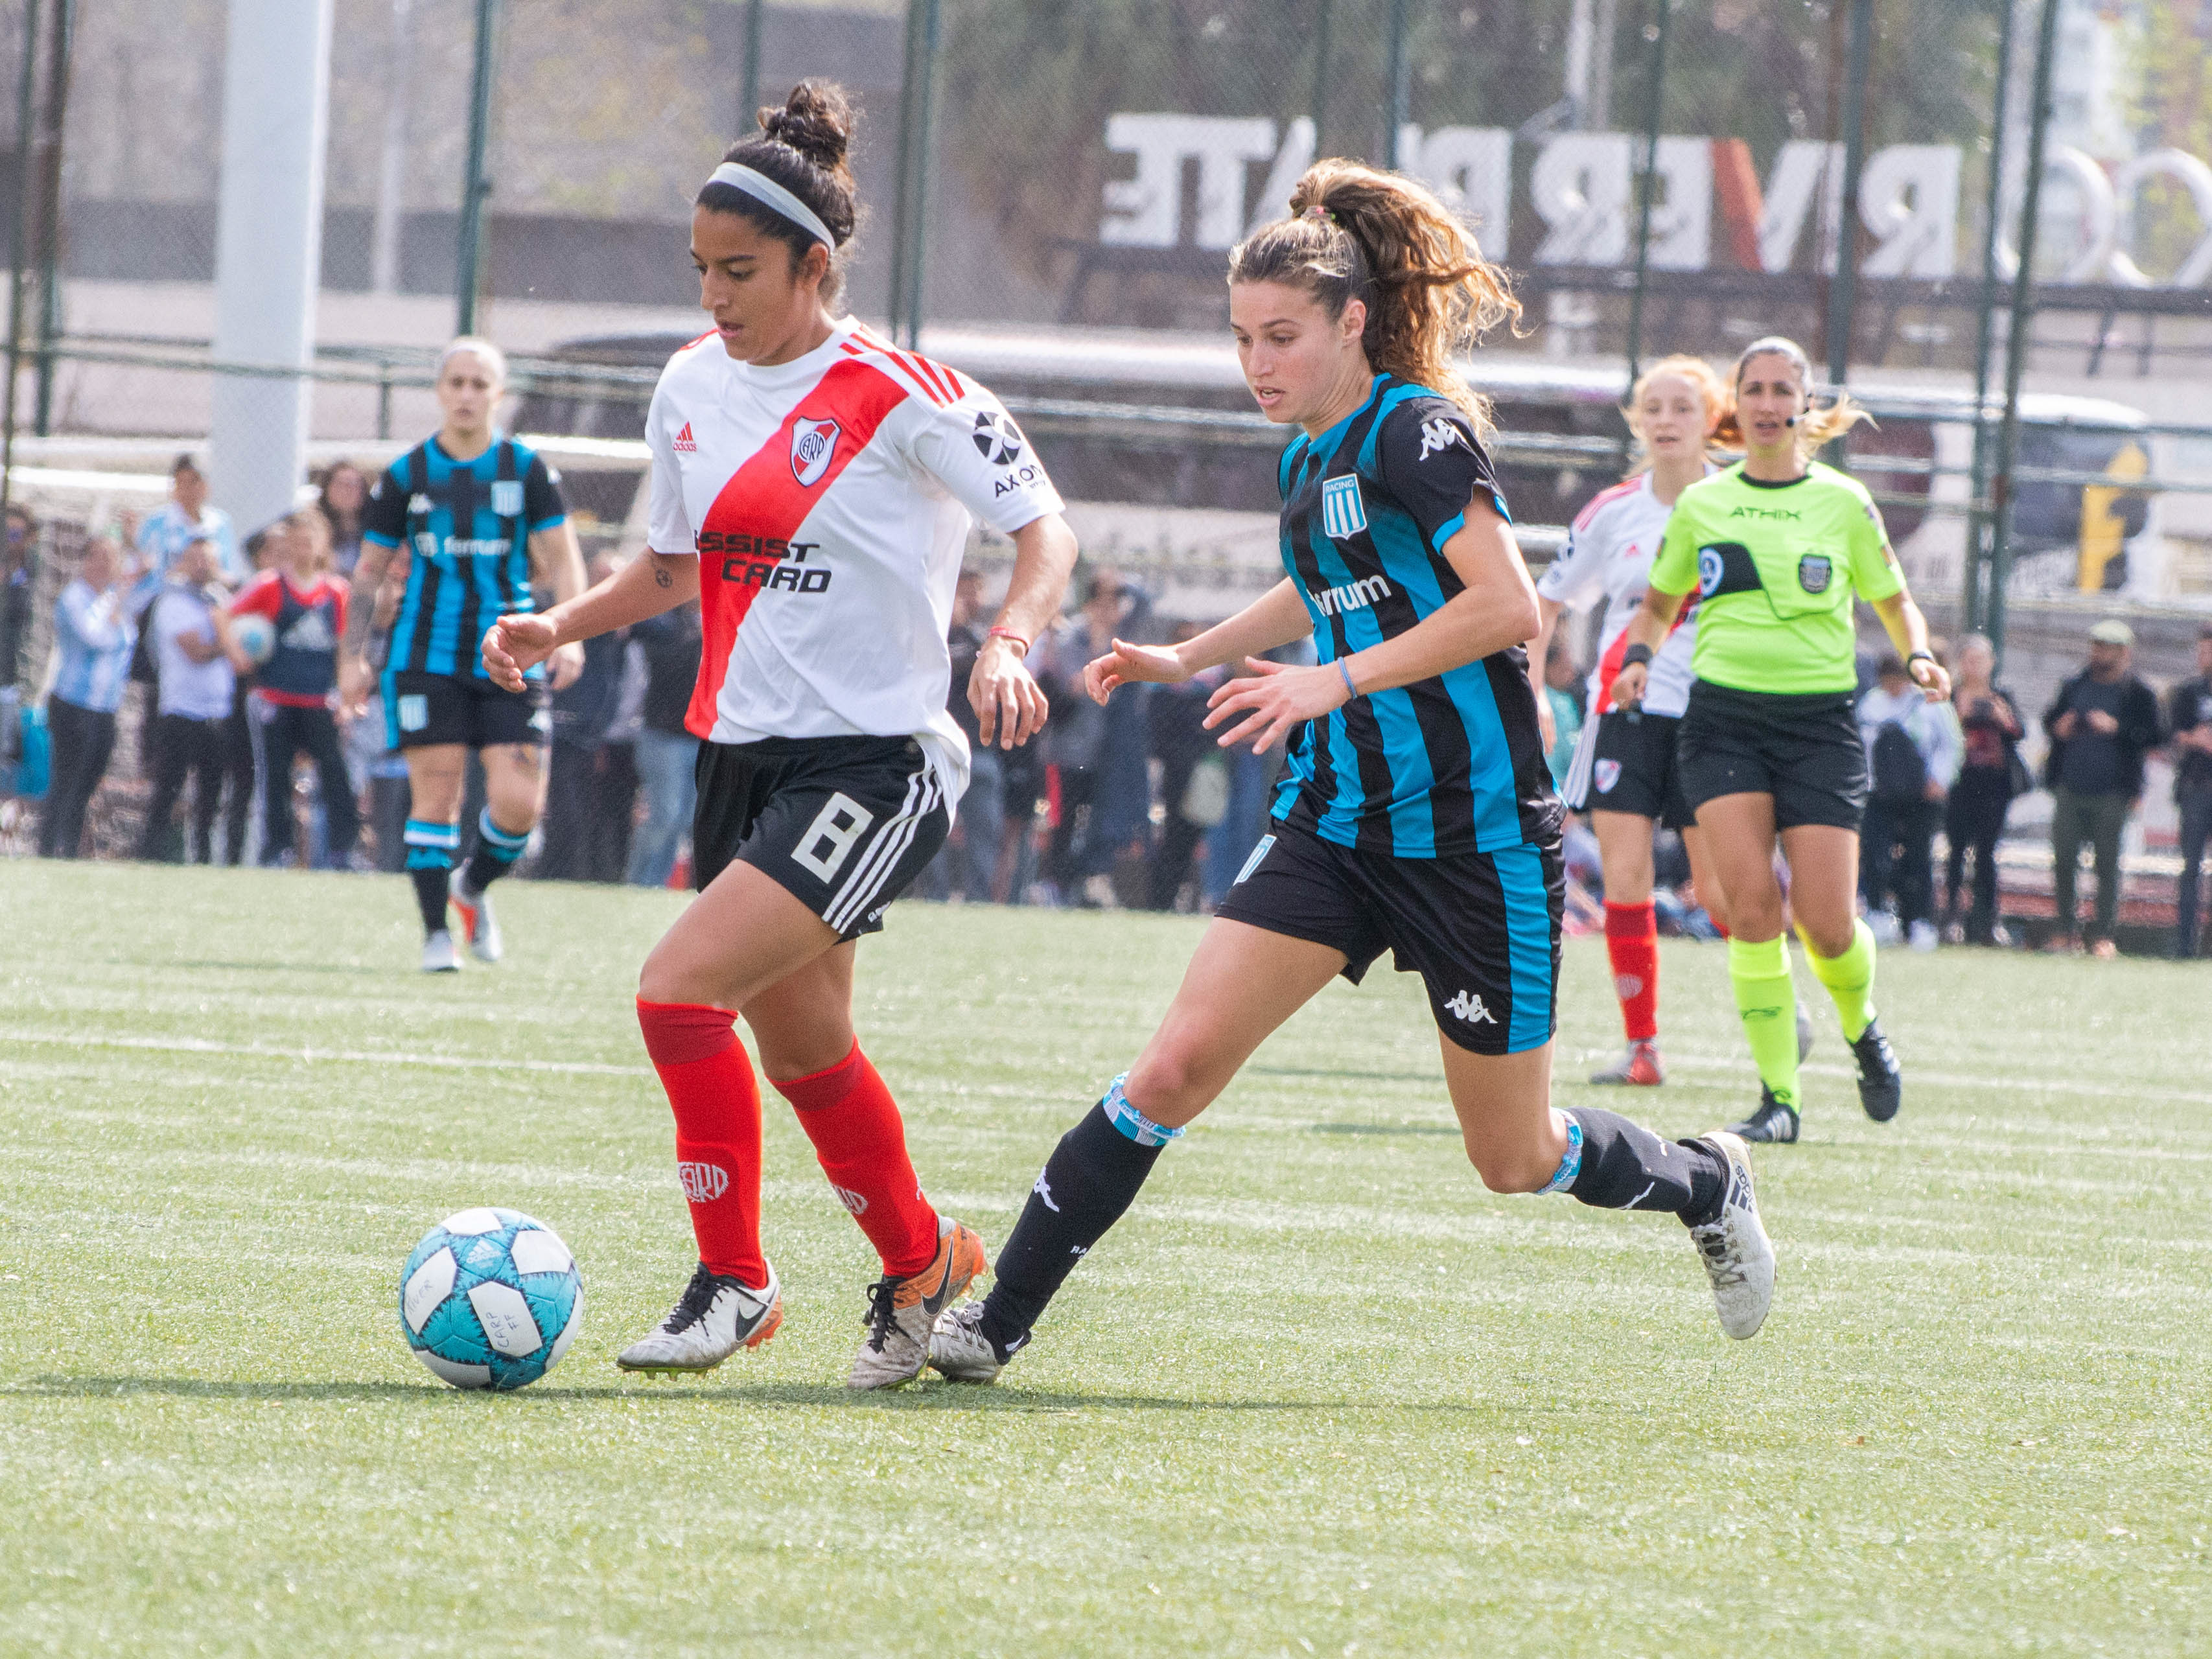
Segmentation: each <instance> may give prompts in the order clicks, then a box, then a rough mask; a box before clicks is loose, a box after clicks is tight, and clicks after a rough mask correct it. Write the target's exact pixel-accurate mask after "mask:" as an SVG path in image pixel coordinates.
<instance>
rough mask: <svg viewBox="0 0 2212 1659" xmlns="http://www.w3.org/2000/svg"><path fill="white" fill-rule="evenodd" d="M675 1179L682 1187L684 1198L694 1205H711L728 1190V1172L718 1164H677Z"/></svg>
mask: <svg viewBox="0 0 2212 1659" xmlns="http://www.w3.org/2000/svg"><path fill="white" fill-rule="evenodd" d="M676 1178H677V1180H678V1181H679V1182H682V1183H683V1185H684V1197H686V1198H688V1199H690V1200H691V1201H692V1202H693V1203H694V1204H711V1203H713V1202H714V1200H716V1199H718V1198H720V1196H721V1195H722V1194H724V1193H726V1192H727V1191H729V1190H730V1172H729V1171H728V1170H726V1169H724V1168H723V1167H722V1166H721V1165H720V1164H693V1163H690V1162H685V1163H683V1164H678V1165H677V1166H676Z"/></svg>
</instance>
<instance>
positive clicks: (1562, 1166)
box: [1536, 1112, 1583, 1193]
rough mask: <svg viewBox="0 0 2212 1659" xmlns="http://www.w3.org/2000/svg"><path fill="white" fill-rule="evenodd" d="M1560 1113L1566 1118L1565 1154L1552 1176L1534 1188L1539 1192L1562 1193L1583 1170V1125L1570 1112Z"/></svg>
mask: <svg viewBox="0 0 2212 1659" xmlns="http://www.w3.org/2000/svg"><path fill="white" fill-rule="evenodd" d="M1560 1115H1561V1116H1563V1117H1565V1119H1566V1120H1567V1155H1566V1156H1565V1158H1561V1159H1560V1160H1559V1168H1558V1169H1556V1170H1553V1171H1552V1178H1551V1179H1550V1180H1549V1181H1547V1182H1545V1183H1544V1184H1543V1185H1542V1186H1541V1187H1539V1188H1536V1190H1537V1191H1538V1192H1540V1193H1564V1192H1565V1191H1566V1190H1567V1188H1570V1187H1571V1186H1573V1185H1574V1184H1575V1177H1576V1176H1578V1175H1580V1174H1581V1173H1582V1172H1583V1126H1582V1125H1581V1124H1579V1123H1577V1122H1576V1121H1575V1120H1574V1115H1573V1114H1571V1113H1565V1112H1563V1113H1561V1114H1560Z"/></svg>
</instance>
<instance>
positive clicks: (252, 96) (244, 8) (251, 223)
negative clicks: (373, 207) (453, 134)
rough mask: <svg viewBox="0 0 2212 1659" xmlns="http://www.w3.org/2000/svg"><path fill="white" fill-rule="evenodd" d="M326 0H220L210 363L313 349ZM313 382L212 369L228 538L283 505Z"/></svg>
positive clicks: (293, 364)
mask: <svg viewBox="0 0 2212 1659" xmlns="http://www.w3.org/2000/svg"><path fill="white" fill-rule="evenodd" d="M330 90H331V0H230V40H229V47H228V52H227V54H226V57H225V60H224V64H223V86H222V185H221V193H220V198H219V201H218V204H217V207H216V256H215V282H216V295H215V355H216V361H217V362H228V363H255V364H267V365H270V366H271V367H276V368H293V369H299V370H302V371H304V370H305V369H307V368H308V367H309V366H310V365H311V363H312V362H313V355H314V345H315V297H316V293H317V290H318V289H319V287H320V286H321V279H322V264H323V151H324V144H325V139H326V137H328V134H329V130H330V119H329V110H330ZM311 398H312V387H311V386H310V385H309V383H308V381H307V379H306V377H305V375H304V374H299V375H258V374H256V375H240V374H218V375H216V381H215V392H214V405H215V418H214V422H213V424H212V427H211V428H210V432H209V466H208V484H209V489H210V495H212V496H213V498H214V501H215V504H216V506H217V507H222V508H223V509H224V510H226V511H227V512H228V513H230V515H231V517H232V519H233V520H234V521H235V522H236V524H237V526H238V530H239V533H240V535H246V534H248V533H250V532H253V531H255V530H258V529H259V528H260V527H261V526H264V525H265V524H267V523H269V522H270V520H272V519H275V518H276V517H278V516H279V515H281V514H283V513H287V512H289V510H290V509H291V506H292V499H293V495H294V493H295V491H296V489H298V487H299V483H300V480H301V473H302V471H303V470H304V467H305V463H306V459H307V415H308V410H309V405H310V403H311Z"/></svg>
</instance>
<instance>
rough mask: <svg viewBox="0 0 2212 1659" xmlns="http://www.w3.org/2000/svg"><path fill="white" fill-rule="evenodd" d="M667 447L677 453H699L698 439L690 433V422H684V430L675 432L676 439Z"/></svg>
mask: <svg viewBox="0 0 2212 1659" xmlns="http://www.w3.org/2000/svg"><path fill="white" fill-rule="evenodd" d="M669 447H670V448H671V449H672V450H674V451H675V452H676V453H678V454H679V455H696V454H697V453H699V441H698V440H697V439H696V438H694V437H693V436H692V435H691V422H689V421H686V422H684V430H682V431H681V432H679V433H678V434H677V435H676V441H675V442H674V443H672V444H671V445H669Z"/></svg>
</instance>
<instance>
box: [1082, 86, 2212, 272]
mask: <svg viewBox="0 0 2212 1659" xmlns="http://www.w3.org/2000/svg"><path fill="white" fill-rule="evenodd" d="M1513 143H1514V140H1513V135H1512V133H1511V132H1510V131H1509V130H1507V129H1505V128H1503V127H1437V128H1435V129H1433V130H1432V131H1427V132H1424V131H1422V130H1421V129H1420V128H1419V127H1416V126H1407V127H1406V128H1404V129H1402V130H1401V132H1400V134H1399V154H1400V155H1403V156H1404V157H1406V158H1407V161H1406V168H1407V172H1409V173H1413V174H1414V175H1415V176H1416V177H1419V178H1421V179H1425V180H1426V181H1427V182H1428V183H1429V184H1430V185H1432V186H1434V188H1435V189H1436V190H1437V193H1438V194H1439V195H1441V196H1443V197H1444V199H1445V200H1446V201H1447V202H1449V204H1451V205H1452V206H1453V207H1454V208H1455V210H1458V211H1459V212H1461V213H1462V214H1463V215H1464V216H1466V217H1467V218H1468V221H1469V222H1471V223H1473V224H1474V227H1475V229H1476V233H1477V234H1478V236H1479V237H1480V240H1481V242H1482V246H1483V251H1484V252H1486V254H1488V255H1489V256H1490V257H1491V258H1498V259H1504V258H1508V257H1509V256H1510V255H1513V254H1517V255H1518V256H1519V257H1520V258H1522V259H1524V260H1527V261H1528V262H1529V263H1531V264H1540V265H1620V264H1628V263H1630V262H1631V261H1632V260H1633V259H1634V258H1635V253H1636V242H1635V234H1634V226H1635V201H1636V187H1635V179H1636V173H1637V171H1638V160H1639V158H1640V153H1641V151H1642V149H1643V141H1642V139H1641V138H1640V137H1637V136H1635V135H1632V134H1628V133H1620V132H1562V133H1555V134H1553V136H1551V137H1548V138H1546V139H1543V140H1541V141H1539V143H1540V148H1539V149H1538V150H1537V152H1536V156H1535V159H1534V162H1533V163H1532V164H1531V166H1530V167H1529V173H1528V197H1529V205H1530V206H1531V207H1532V208H1533V209H1534V210H1535V215H1536V217H1537V218H1538V219H1539V220H1540V221H1541V222H1542V224H1543V226H1544V235H1543V239H1542V240H1541V241H1540V242H1539V243H1538V244H1537V245H1536V246H1534V247H1533V248H1522V249H1509V248H1508V247H1507V246H1505V243H1506V240H1507V234H1508V230H1509V227H1510V222H1511V207H1512V200H1513ZM1106 148H1107V149H1109V150H1111V151H1113V152H1115V153H1116V154H1118V155H1128V156H1131V157H1133V159H1134V168H1133V176H1132V177H1130V178H1127V179H1112V180H1109V182H1108V183H1107V185H1106V188H1105V196H1104V202H1103V206H1104V209H1105V211H1104V214H1103V216H1102V217H1101V219H1100V221H1099V225H1098V240H1100V241H1102V242H1106V243H1111V244H1115V245H1118V246H1133V247H1175V246H1197V247H1201V248H1221V249H1225V248H1228V247H1230V246H1232V245H1233V244H1234V243H1235V242H1236V240H1237V238H1238V237H1239V236H1243V235H1249V234H1250V233H1251V232H1253V231H1254V230H1256V229H1258V228H1260V227H1261V226H1262V225H1264V224H1267V223H1269V222H1272V221H1273V220H1275V219H1278V218H1280V217H1281V216H1283V215H1284V214H1285V212H1287V211H1288V204H1289V198H1290V193H1291V186H1292V185H1295V184H1296V183H1297V179H1298V175H1299V174H1300V173H1303V172H1304V170H1305V169H1306V167H1309V166H1310V164H1311V163H1312V161H1313V156H1314V128H1313V123H1312V122H1311V121H1310V120H1307V119H1306V118H1304V117H1300V118H1298V119H1297V120H1294V121H1291V122H1289V123H1287V124H1285V125H1282V126H1281V127H1278V126H1277V124H1276V123H1275V122H1273V121H1271V120H1268V119H1267V118H1264V117H1222V116H1206V115H1179V114H1161V113H1122V114H1117V115H1115V116H1112V117H1110V118H1109V119H1108V121H1107V123H1106ZM2051 166H2052V167H2053V169H2054V173H2056V175H2057V178H2058V179H2061V180H2063V181H2064V184H2065V185H2070V186H2071V187H2072V189H2073V190H2074V191H2075V193H2076V194H2077V195H2078V197H2080V198H2081V205H2082V212H2081V224H2082V230H2081V237H2080V240H2079V245H2078V246H2076V247H2075V248H2074V249H2073V251H2072V252H2071V253H2070V254H2069V256H2068V258H2067V260H2066V263H2065V265H2064V267H2063V280H2065V281H2068V282H2076V283H2086V282H2098V281H2112V282H2116V283H2125V284H2128V285H2130V286H2138V287H2140V286H2161V285H2162V286H2170V287H2177V288H2199V287H2203V286H2205V285H2206V284H2207V283H2208V282H2212V167H2206V166H2205V164H2204V163H2203V162H2202V161H2197V159H2196V158H2195V157H2193V156H2190V155H2184V154H2182V153H2181V152H2180V151H2178V150H2160V151H2155V152H2153V153H2152V154H2150V155H2144V156H2141V157H2138V158H2137V159H2136V161H2131V162H2130V163H2129V164H2127V166H2125V167H2122V168H2121V169H2120V171H2119V173H2118V177H2116V178H2111V179H2108V178H2107V177H2106V173H2105V172H2104V170H2103V169H2102V168H2101V167H2099V166H2098V165H2097V163H2096V162H2095V161H2092V160H2091V159H2090V158H2089V157H2088V156H2087V155H2082V154H2081V152H2079V151H2076V150H2073V149H2068V148H2066V147H2064V146H2061V147H2058V148H2057V149H2054V150H2053V151H2052V153H2051ZM1262 167H1264V168H1265V172H1264V173H1261V168H1262ZM1713 167H1714V142H1713V141H1712V140H1711V139H1708V138H1699V137H1677V136H1668V137H1662V138H1661V139H1660V140H1659V148H1658V154H1657V156H1656V167H1655V172H1656V193H1655V196H1654V197H1653V206H1652V216H1651V231H1652V236H1651V250H1650V254H1651V264H1652V267H1653V268H1654V269H1655V270H1706V269H1708V268H1709V267H1710V266H1711V264H1712V261H1713V240H1714V237H1713V231H1714V220H1715V216H1716V210H1715V205H1714V199H1713V198H1714V189H1713ZM1191 169H1194V172H1195V189H1194V192H1193V198H1194V211H1193V213H1192V214H1191V215H1189V216H1188V217H1189V218H1190V219H1191V221H1192V222H1189V223H1185V222H1184V221H1185V218H1186V215H1185V213H1184V210H1183V198H1184V182H1185V178H1186V173H1187V170H1191ZM1843 172H1844V147H1843V146H1842V145H1841V144H1832V143H1822V142H1820V141H1818V140H1811V139H1792V140H1790V142H1789V143H1785V144H1784V145H1783V146H1782V148H1781V149H1780V150H1778V152H1777V153H1776V154H1775V156H1774V158H1773V161H1772V162H1771V164H1770V166H1769V167H1768V168H1767V173H1766V177H1765V182H1764V188H1763V190H1762V191H1761V192H1760V204H1759V207H1760V212H1759V223H1758V226H1757V228H1756V234H1757V242H1758V247H1759V265H1760V268H1761V269H1762V270H1768V271H1784V270H1809V269H1814V268H1815V267H1817V268H1818V269H1820V270H1823V271H1829V272H1832V271H1833V270H1835V268H1836V249H1837V247H1838V246H1839V244H1840V243H1841V241H1842V226H1843V216H1844V202H1843ZM2153 177H2163V178H2166V179H2172V180H2174V181H2176V182H2178V183H2179V184H2181V185H2183V186H2184V187H2185V189H2186V190H2187V191H2188V192H2189V194H2190V196H2191V199H2192V200H2193V202H2194V203H2195V204H2196V206H2197V214H2198V216H2199V217H2200V218H2202V219H2203V221H2204V222H2205V224H2206V226H2207V230H2206V234H2205V237H2204V240H2203V241H2202V242H2201V243H2200V244H2199V245H2198V246H2197V248H2196V249H2195V251H2194V252H2191V254H2190V255H2189V257H2188V258H2186V259H2185V260H2184V261H2183V262H2182V264H2181V265H2180V267H2179V269H2178V270H2176V271H2175V272H2174V273H2173V275H2172V276H2171V277H2169V278H2167V279H2166V280H2165V282H2164V283H2162V284H2161V283H2159V282H2158V280H2157V279H2154V278H2153V277H2150V276H2146V275H2145V274H2144V273H2143V272H2142V270H2141V269H2140V268H2139V267H2138V266H2137V265H2136V263H2135V260H2134V258H2133V257H2132V249H2133V248H2134V246H2136V240H2137V228H2136V224H2135V208H2136V198H2137V195H2138V192H2139V189H2140V186H2141V185H2142V183H2143V182H2144V181H2145V180H2147V179H2150V178H2153ZM1959 190H1960V151H1959V149H1958V147H1957V146H1956V145H1953V144H1891V145H1887V146H1886V147H1884V148H1882V149H1876V150H1873V151H1871V152H1869V154H1868V155H1867V158H1866V161H1865V164H1864V166H1863V168H1862V170H1861V172H1860V175H1859V191H1858V200H1857V203H1856V204H1853V205H1854V207H1855V209H1856V211H1857V219H1858V222H1859V224H1860V225H1861V226H1862V227H1863V228H1864V229H1865V231H1866V233H1867V234H1868V235H1869V237H1870V238H1871V239H1872V245H1871V246H1869V248H1868V250H1867V252H1866V255H1865V258H1864V259H1863V262H1862V263H1861V264H1860V267H1859V269H1860V270H1861V271H1862V272H1863V274H1864V275H1866V276H1877V277H1880V276H1906V277H1916V278H1923V279H1934V278H1942V277H1947V276H1954V275H1955V274H1956V273H1957V270H1958V249H1959ZM1816 213H1817V217H1816ZM1808 232H1809V233H1810V234H1808ZM1999 262H2000V264H2010V263H2012V255H2011V251H2010V249H2009V247H2000V250H1999Z"/></svg>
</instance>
